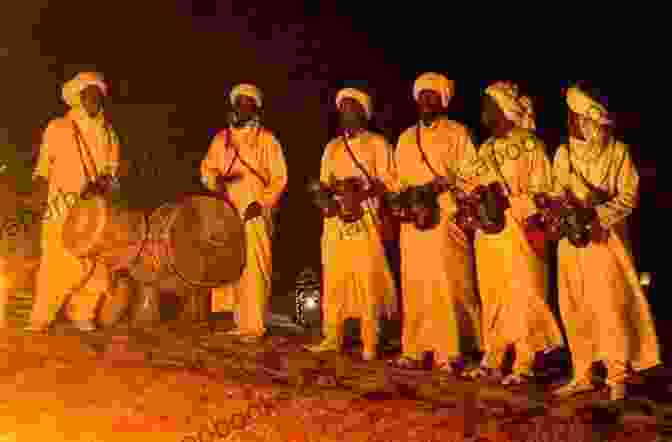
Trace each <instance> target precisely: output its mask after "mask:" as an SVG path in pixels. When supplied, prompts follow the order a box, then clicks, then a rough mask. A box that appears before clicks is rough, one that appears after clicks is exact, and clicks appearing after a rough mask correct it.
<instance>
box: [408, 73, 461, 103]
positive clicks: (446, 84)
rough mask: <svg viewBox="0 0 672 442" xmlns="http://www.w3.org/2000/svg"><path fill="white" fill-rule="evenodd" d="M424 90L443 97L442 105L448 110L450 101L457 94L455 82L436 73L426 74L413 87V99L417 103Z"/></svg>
mask: <svg viewBox="0 0 672 442" xmlns="http://www.w3.org/2000/svg"><path fill="white" fill-rule="evenodd" d="M424 90H430V91H434V92H436V93H438V94H439V96H440V97H441V105H442V106H443V107H444V108H447V107H448V103H449V102H450V99H451V98H453V95H454V94H455V82H454V81H453V80H449V79H448V78H447V77H446V76H444V75H441V74H437V73H436V72H425V73H424V74H422V75H420V76H419V77H418V78H417V80H415V84H414V85H413V98H415V101H418V98H419V97H420V92H422V91H424Z"/></svg>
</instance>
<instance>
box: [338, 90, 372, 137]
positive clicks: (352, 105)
mask: <svg viewBox="0 0 672 442" xmlns="http://www.w3.org/2000/svg"><path fill="white" fill-rule="evenodd" d="M338 110H339V117H340V121H341V128H343V129H350V130H356V129H361V128H363V127H364V126H365V124H366V111H365V110H364V106H362V105H361V104H360V103H359V102H358V101H357V100H355V99H353V98H349V97H348V98H344V99H343V100H341V103H340V105H339V108H338Z"/></svg>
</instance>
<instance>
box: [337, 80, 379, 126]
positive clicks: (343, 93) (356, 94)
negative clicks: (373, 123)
mask: <svg viewBox="0 0 672 442" xmlns="http://www.w3.org/2000/svg"><path fill="white" fill-rule="evenodd" d="M344 98H352V99H353V100H355V101H356V102H358V103H359V104H361V105H362V107H363V108H364V112H366V118H367V120H370V119H371V115H372V112H373V107H372V104H371V97H369V96H368V95H367V94H365V93H364V92H362V91H360V90H359V89H353V88H346V89H341V90H340V91H338V94H336V107H337V108H340V106H341V101H343V99H344Z"/></svg>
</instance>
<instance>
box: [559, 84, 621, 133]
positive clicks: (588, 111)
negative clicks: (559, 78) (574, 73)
mask: <svg viewBox="0 0 672 442" xmlns="http://www.w3.org/2000/svg"><path fill="white" fill-rule="evenodd" d="M567 105H568V106H569V108H570V109H571V110H572V111H573V112H574V113H577V114H579V115H581V116H583V117H586V118H589V119H591V120H593V121H596V122H598V123H600V124H603V125H608V124H613V121H612V120H610V119H609V118H608V115H609V112H608V111H607V108H606V107H604V106H603V105H602V104H601V103H598V102H597V101H595V100H593V99H592V98H590V97H589V96H588V95H587V94H586V93H585V92H583V91H582V90H581V89H579V88H578V87H570V88H569V89H568V90H567Z"/></svg>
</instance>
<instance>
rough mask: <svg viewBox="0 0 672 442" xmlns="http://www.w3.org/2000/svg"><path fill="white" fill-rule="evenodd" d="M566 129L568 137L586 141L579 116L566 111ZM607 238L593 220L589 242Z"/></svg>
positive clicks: (607, 234)
mask: <svg viewBox="0 0 672 442" xmlns="http://www.w3.org/2000/svg"><path fill="white" fill-rule="evenodd" d="M567 129H568V132H569V136H570V137H573V138H576V139H578V140H581V141H586V137H585V136H584V135H583V132H582V131H581V127H580V126H579V115H578V114H576V113H575V112H573V111H572V110H569V111H568V116H567ZM608 236H609V232H608V231H606V230H604V229H603V228H602V226H601V225H600V221H599V219H597V218H595V219H594V220H593V222H592V228H591V238H590V240H591V241H592V242H596V243H600V242H604V241H606V240H607V239H608Z"/></svg>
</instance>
